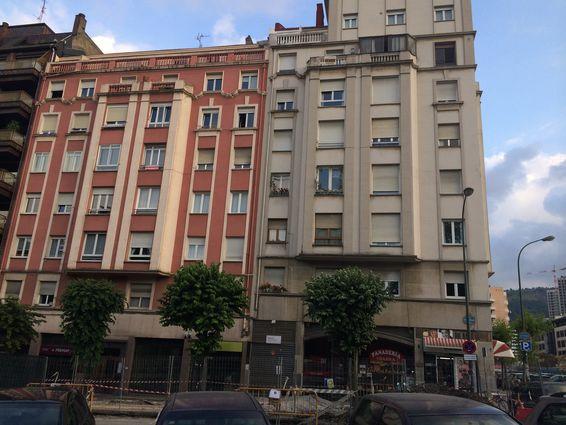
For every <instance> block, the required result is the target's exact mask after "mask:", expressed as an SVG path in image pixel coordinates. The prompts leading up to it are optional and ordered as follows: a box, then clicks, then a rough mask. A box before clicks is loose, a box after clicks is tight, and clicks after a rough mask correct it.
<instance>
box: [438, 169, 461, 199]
mask: <svg viewBox="0 0 566 425" xmlns="http://www.w3.org/2000/svg"><path fill="white" fill-rule="evenodd" d="M440 193H441V194H445V195H457V194H458V195H459V194H461V193H462V171H460V170H441V171H440Z"/></svg>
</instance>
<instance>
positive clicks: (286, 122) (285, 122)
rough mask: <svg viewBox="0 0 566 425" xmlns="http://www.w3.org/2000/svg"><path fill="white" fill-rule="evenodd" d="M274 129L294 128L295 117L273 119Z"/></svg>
mask: <svg viewBox="0 0 566 425" xmlns="http://www.w3.org/2000/svg"><path fill="white" fill-rule="evenodd" d="M273 129H274V130H292V129H293V118H275V119H274V120H273Z"/></svg>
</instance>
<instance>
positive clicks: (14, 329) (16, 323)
mask: <svg viewBox="0 0 566 425" xmlns="http://www.w3.org/2000/svg"><path fill="white" fill-rule="evenodd" d="M44 319H45V316H44V315H43V314H40V313H37V312H36V311H35V310H34V309H33V307H30V306H29V305H26V304H21V303H20V302H19V301H18V300H17V299H15V298H6V299H1V300H0V352H6V353H9V354H15V353H18V352H20V351H21V350H22V349H23V348H24V347H26V346H27V345H28V344H29V343H30V342H31V341H33V340H34V339H35V338H36V337H37V335H38V334H37V331H36V330H35V327H36V326H38V325H39V324H41V323H43V322H45V320H44Z"/></svg>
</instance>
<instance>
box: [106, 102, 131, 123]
mask: <svg viewBox="0 0 566 425" xmlns="http://www.w3.org/2000/svg"><path fill="white" fill-rule="evenodd" d="M114 108H122V109H126V114H127V113H128V112H127V111H128V105H108V106H107V107H106V115H105V117H104V126H105V127H125V126H126V122H127V121H108V112H109V111H110V109H114Z"/></svg>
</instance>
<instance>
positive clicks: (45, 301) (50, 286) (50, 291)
mask: <svg viewBox="0 0 566 425" xmlns="http://www.w3.org/2000/svg"><path fill="white" fill-rule="evenodd" d="M56 286H57V282H44V281H40V282H39V294H38V300H37V305H40V306H43V307H51V306H52V305H53V303H54V302H55V288H56Z"/></svg>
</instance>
